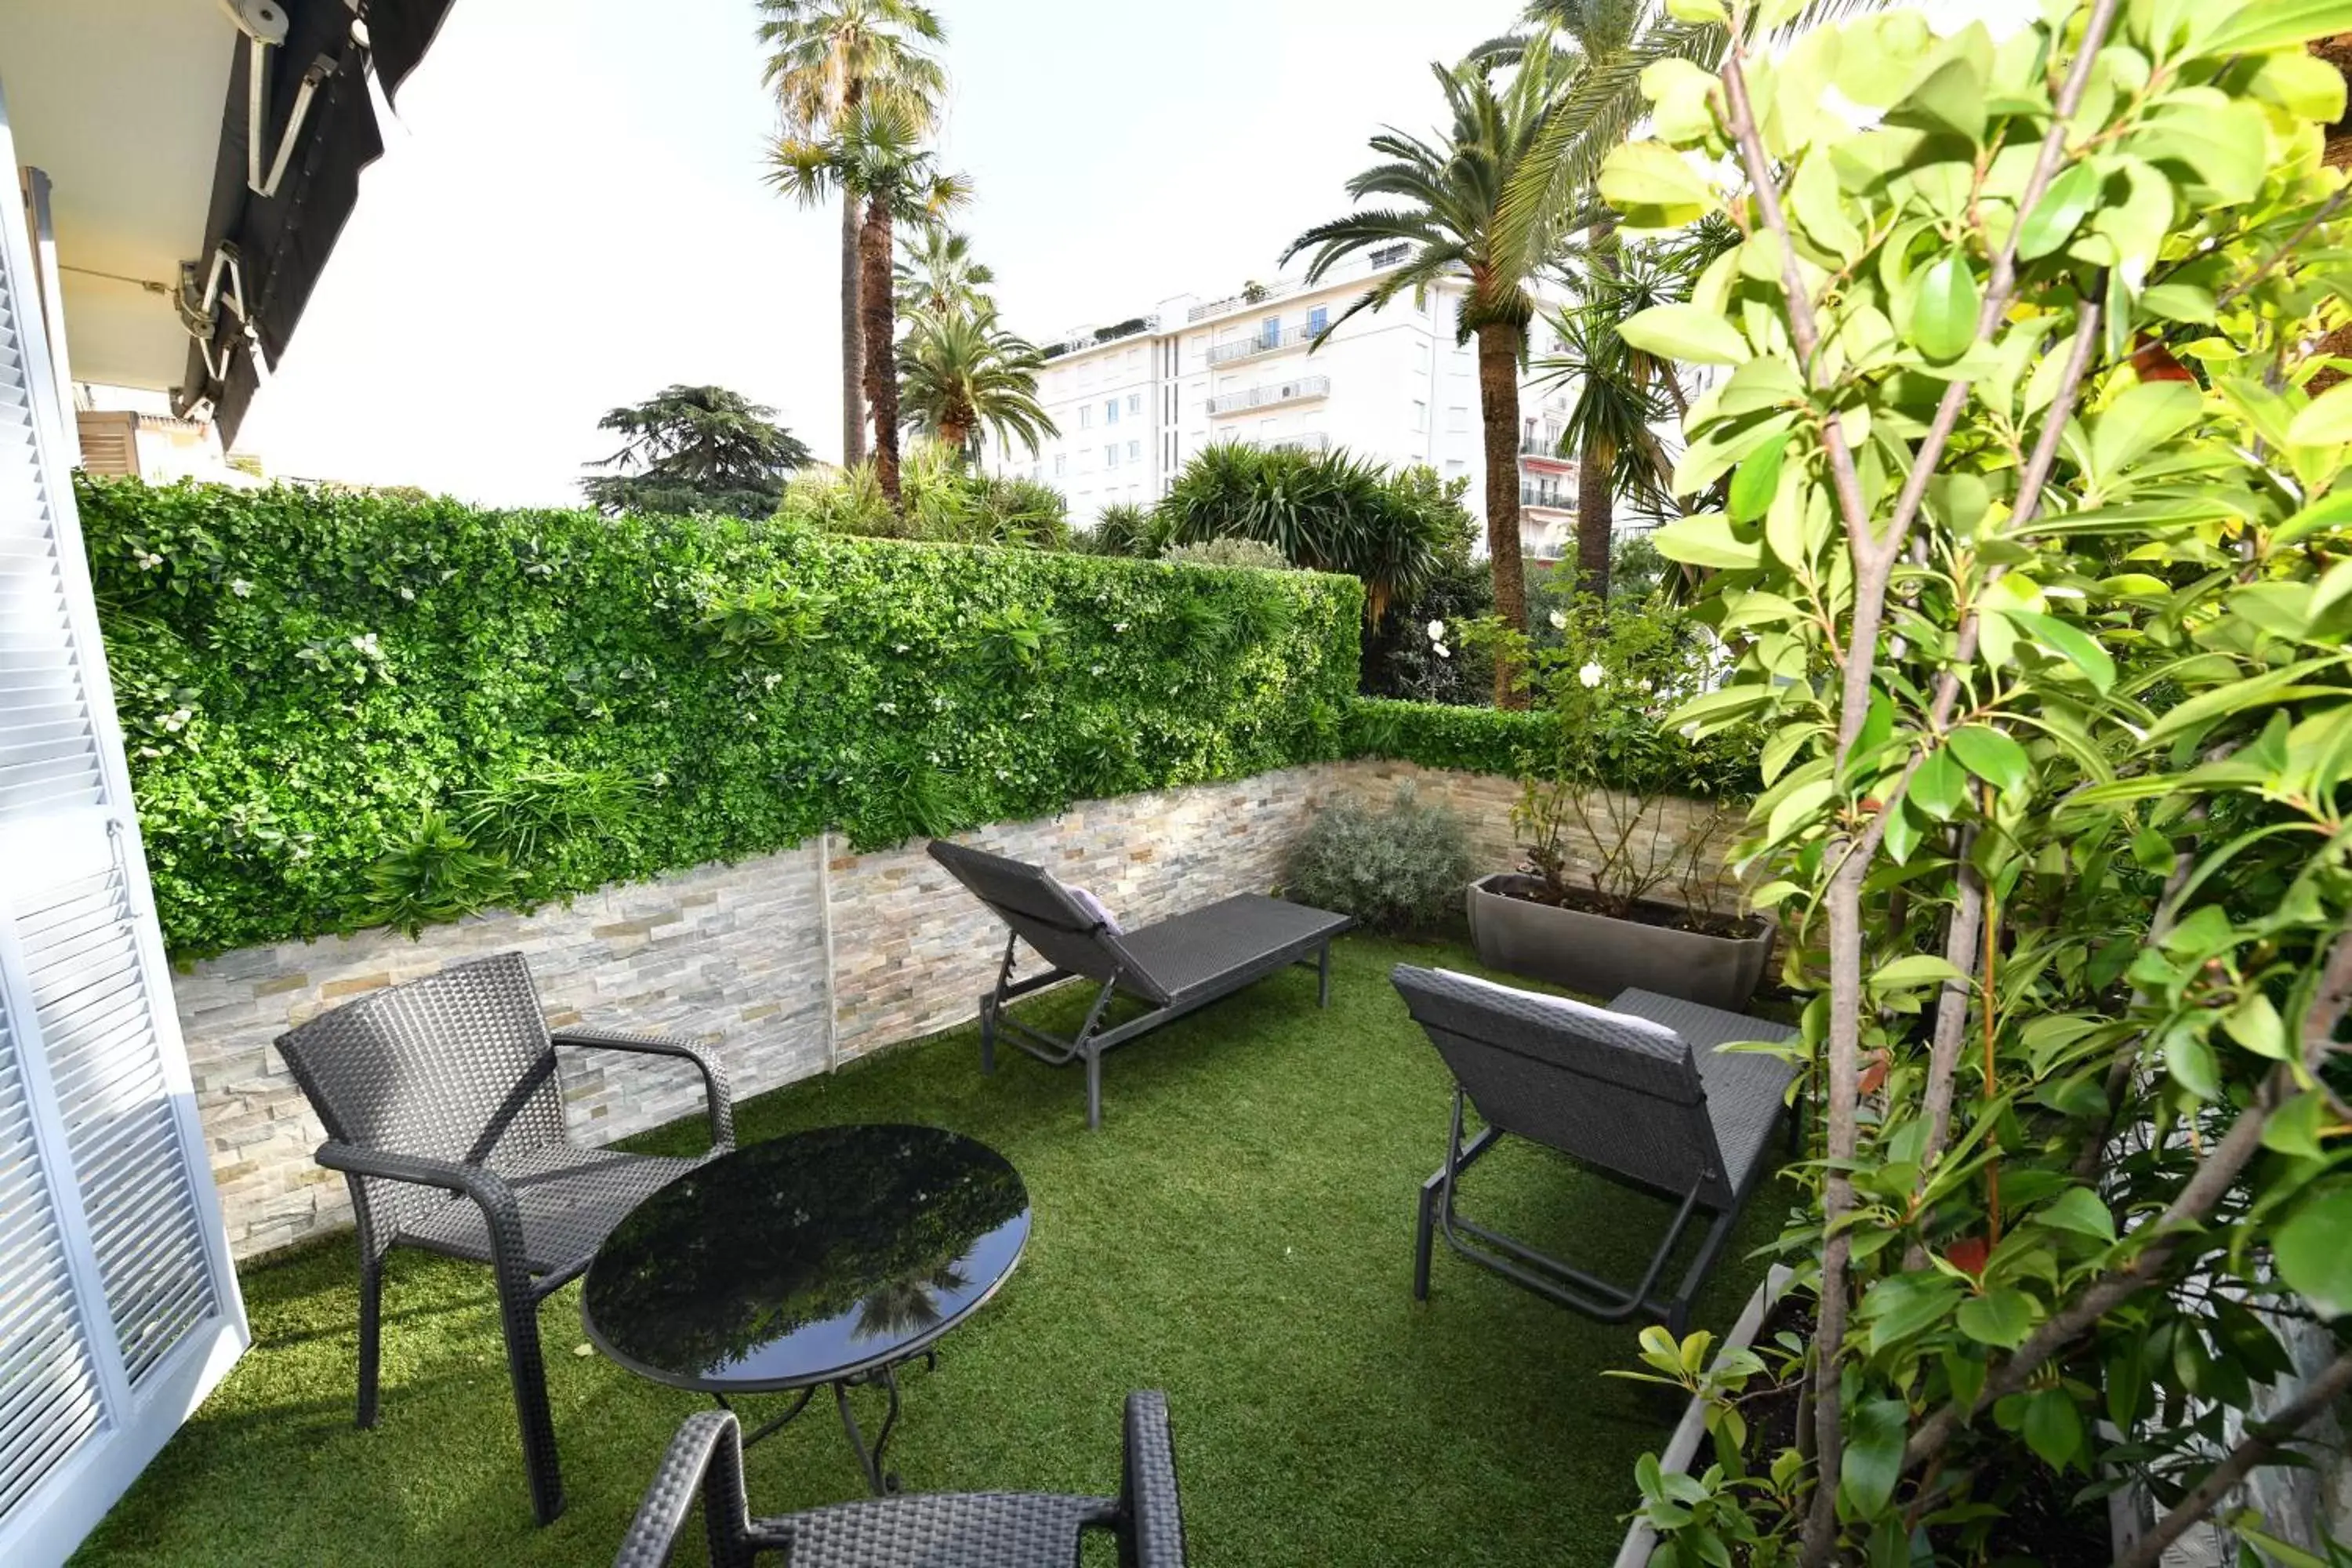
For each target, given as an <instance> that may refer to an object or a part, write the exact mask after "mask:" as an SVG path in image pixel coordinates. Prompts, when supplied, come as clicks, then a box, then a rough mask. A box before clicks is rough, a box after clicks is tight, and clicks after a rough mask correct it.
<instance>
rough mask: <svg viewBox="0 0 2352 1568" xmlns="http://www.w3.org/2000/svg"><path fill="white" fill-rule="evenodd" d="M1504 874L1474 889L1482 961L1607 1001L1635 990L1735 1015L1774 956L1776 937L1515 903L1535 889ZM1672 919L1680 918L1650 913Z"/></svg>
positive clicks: (1474, 930) (1473, 934)
mask: <svg viewBox="0 0 2352 1568" xmlns="http://www.w3.org/2000/svg"><path fill="white" fill-rule="evenodd" d="M1538 885H1539V884H1538V882H1537V881H1536V879H1534V878H1533V877H1525V876H1520V875H1517V873H1514V872H1507V871H1506V872H1498V873H1496V875H1494V876H1491V877H1481V878H1480V879H1478V880H1476V881H1475V882H1473V883H1471V884H1470V893H1469V902H1470V942H1471V945H1472V946H1474V947H1475V948H1476V949H1477V951H1478V957H1479V960H1480V962H1482V963H1487V964H1491V965H1492V966H1494V967H1495V968H1496V969H1500V970H1504V971H1506V972H1507V973H1512V974H1524V975H1527V976H1528V977H1529V978H1530V979H1535V980H1549V981H1550V982H1551V983H1552V984H1556V985H1565V986H1567V987H1568V988H1569V989H1570V990H1571V991H1582V992H1585V993H1587V994H1591V995H1595V996H1600V997H1602V998H1607V997H1610V996H1613V995H1615V994H1617V993H1618V992H1620V991H1622V990H1623V989H1625V988H1626V987H1627V986H1629V985H1635V986H1639V987H1641V988H1642V989H1643V990H1644V991H1655V992H1657V993H1658V994H1661V995H1665V996H1679V997H1681V998H1682V999H1683V1000H1684V1001H1686V1002H1696V1003H1699V1004H1701V1005H1705V1006H1708V1007H1723V1008H1727V1009H1729V1010H1730V1011H1732V1012H1735V1013H1736V1012H1738V1011H1740V1010H1741V1009H1742V1008H1744V1007H1746V1006H1747V1005H1748V998H1749V997H1750V996H1752V995H1753V994H1755V992H1756V987H1757V986H1758V984H1760V983H1761V982H1762V981H1763V978H1764V966H1765V965H1766V964H1767V963H1769V962H1770V960H1771V956H1772V937H1773V928H1772V926H1771V925H1770V923H1769V922H1764V929H1763V930H1762V931H1760V932H1759V933H1758V934H1757V935H1755V936H1752V937H1726V936H1709V935H1707V934H1706V932H1704V931H1677V930H1675V928H1674V927H1672V926H1670V925H1651V924H1649V923H1647V922H1646V921H1630V920H1624V921H1621V920H1615V919H1612V918H1611V917H1610V916H1608V915H1596V914H1588V913H1586V912H1585V911H1584V910H1564V909H1560V908H1559V907H1557V906H1556V905H1552V904H1538V903H1534V902H1531V901H1530V900H1527V899H1523V898H1516V897H1513V896H1512V893H1511V891H1510V889H1528V888H1533V887H1536V886H1538ZM1642 907H1643V909H1645V910H1654V911H1656V912H1658V913H1659V914H1661V915H1662V916H1664V918H1667V919H1672V918H1673V916H1674V915H1675V914H1676V913H1678V912H1679V911H1677V910H1674V909H1673V908H1672V907H1671V906H1669V905H1663V904H1644V905H1643V906H1642Z"/></svg>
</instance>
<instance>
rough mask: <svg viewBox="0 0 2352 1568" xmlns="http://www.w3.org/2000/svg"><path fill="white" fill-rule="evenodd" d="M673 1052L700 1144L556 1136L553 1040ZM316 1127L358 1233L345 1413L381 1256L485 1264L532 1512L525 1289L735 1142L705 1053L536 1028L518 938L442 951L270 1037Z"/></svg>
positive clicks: (539, 1388)
mask: <svg viewBox="0 0 2352 1568" xmlns="http://www.w3.org/2000/svg"><path fill="white" fill-rule="evenodd" d="M558 1046H588V1047H600V1048H603V1049H607V1050H616V1051H634V1052H638V1053H641V1054H646V1055H652V1056H665V1057H676V1058H681V1059H683V1060H685V1061H688V1062H691V1063H693V1064H694V1066H695V1067H696V1068H698V1069H699V1070H700V1072H701V1074H702V1078H703V1084H704V1088H705V1089H706V1091H707V1094H708V1097H709V1110H710V1140H711V1143H712V1149H711V1152H710V1153H709V1154H706V1155H704V1156H702V1158H701V1159H694V1160H676V1159H658V1158H655V1157H654V1156H651V1155H645V1154H624V1153H620V1152H615V1151H614V1150H610V1149H588V1148H582V1147H580V1146H578V1145H576V1144H574V1143H572V1142H571V1140H570V1138H569V1137H568V1136H567V1135H566V1133H565V1130H564V1120H563V1098H562V1089H561V1087H560V1085H559V1084H558V1083H557V1081H556V1068H555V1047H558ZM278 1050H279V1051H281V1052H283V1053H284V1055H285V1057H286V1065H287V1066H288V1067H289V1068H292V1069H293V1072H294V1079H295V1081H296V1082H297V1083H299V1084H300V1085H301V1087H302V1092H303V1094H304V1095H305V1096H307V1097H308V1098H309V1100H310V1106H311V1109H312V1110H316V1111H317V1112H318V1113H319V1120H320V1121H322V1122H324V1123H325V1124H326V1128H327V1137H328V1140H329V1141H328V1142H325V1143H323V1144H320V1147H319V1152H318V1160H319V1163H320V1164H321V1165H324V1166H326V1167H327V1168H328V1169H329V1170H332V1171H341V1172H342V1173H343V1175H344V1177H345V1179H346V1180H347V1181H349V1183H350V1184H351V1192H352V1208H353V1209H354V1210H356V1211H357V1216H358V1220H359V1247H360V1355H359V1362H360V1364H359V1424H360V1425H361V1426H374V1425H375V1420H376V1377H377V1366H378V1348H379V1344H380V1341H381V1337H382V1332H383V1264H384V1256H385V1254H386V1253H388V1252H390V1251H391V1249H392V1248H394V1247H421V1248H423V1249H425V1251H428V1252H438V1253H442V1254H445V1255H446V1256H448V1257H452V1258H469V1259H472V1260H473V1261H476V1262H480V1263H487V1264H488V1265H490V1267H491V1268H492V1270H493V1271H494V1272H495V1274H496V1275H497V1282H498V1293H499V1311H500V1313H501V1314H502V1316H503V1317H504V1319H505V1328H506V1342H507V1373H508V1375H509V1378H510V1379H511V1380H512V1382H513V1384H514V1394H515V1408H516V1412H517V1414H518V1415H520V1419H521V1425H522V1452H523V1465H524V1468H525V1469H526V1470H527V1471H528V1473H529V1475H530V1500H531V1509H532V1511H533V1512H534V1513H535V1514H536V1515H537V1516H538V1519H539V1522H540V1523H541V1524H545V1523H547V1522H549V1521H551V1520H553V1519H554V1518H555V1517H556V1516H557V1515H558V1514H561V1513H562V1511H563V1480H562V1474H561V1473H560V1471H559V1470H558V1468H557V1465H556V1453H555V1426H554V1421H553V1418H552V1417H551V1415H550V1414H549V1412H548V1405H547V1375H546V1371H545V1366H544V1363H542V1362H541V1356H540V1347H539V1304H540V1302H541V1301H542V1300H545V1299H546V1298H547V1297H548V1295H549V1294H551V1292H553V1291H555V1290H557V1289H562V1287H563V1286H564V1285H565V1284H567V1283H569V1282H570V1281H571V1280H572V1279H575V1278H577V1277H578V1276H579V1275H580V1273H581V1271H582V1270H583V1269H585V1268H587V1267H588V1263H589V1260H590V1259H591V1258H593V1256H594V1255H595V1251H596V1248H597V1247H598V1245H599V1244H600V1243H602V1242H603V1240H604V1237H605V1234H606V1233H607V1232H608V1231H610V1230H611V1229H612V1228H613V1227H614V1226H615V1225H618V1224H619V1223H620V1222H621V1221H622V1219H624V1218H625V1217H626V1215H628V1213H629V1211H630V1210H631V1209H633V1208H635V1206H636V1205H638V1204H639V1203H640V1202H642V1201H643V1200H644V1199H646V1197H648V1196H649V1195H651V1194H653V1193H655V1192H656V1191H658V1190H659V1189H661V1188H662V1187H664V1186H666V1185H667V1184H669V1183H670V1182H671V1181H673V1180H675V1179H676V1178H677V1177H678V1176H681V1175H683V1174H685V1173H687V1172H688V1171H691V1170H693V1169H694V1168H695V1167H696V1166H697V1165H699V1164H701V1163H703V1161H704V1160H708V1159H710V1158H712V1157H713V1156H715V1155H717V1154H719V1153H723V1152H726V1151H727V1150H730V1149H732V1148H733V1147H734V1146H735V1111H734V1105H733V1101H732V1100H731V1099H730V1095H729V1092H728V1088H727V1074H726V1072H725V1070H724V1069H723V1068H721V1067H720V1066H719V1061H718V1059H717V1058H715V1057H713V1056H711V1055H710V1054H709V1053H708V1052H706V1051H704V1050H703V1049H702V1048H701V1047H698V1046H694V1045H690V1044H688V1043H687V1042H685V1041H683V1040H673V1039H664V1038H660V1037H653V1036H643V1035H627V1034H616V1033H613V1032H611V1031H607V1030H602V1029H565V1030H559V1031H557V1032H556V1033H554V1034H552V1035H551V1034H550V1033H549V1032H548V1028H547V1024H546V1020H545V1018H544V1016H542V1014H541V1010H540V1005H539V994H538V992H537V991H536V990H535V989H534V988H533V986H532V985H531V982H530V968H529V967H528V966H527V965H526V964H525V963H524V962H523V956H522V954H520V953H519V952H503V953H498V954H495V955H493V956H491V957H488V958H480V959H475V960H472V961H470V962H468V963H459V964H453V965H451V966H450V967H449V968H447V969H445V970H443V971H441V972H440V973H437V974H432V975H427V976H426V977H425V978H424V979H422V980H414V981H410V982H409V983H408V984H404V985H395V986H392V987H390V988H389V989H387V990H383V991H379V992H376V993H374V994H371V995H368V996H364V997H362V998H361V999H360V1000H358V1001H356V1002H352V1003H350V1004H348V1005H344V1006H341V1007H338V1008H336V1009H334V1010H333V1011H332V1012H330V1013H324V1014H321V1015H320V1016H318V1017H316V1018H313V1019H311V1020H310V1022H309V1023H307V1024H303V1025H301V1026H299V1027H297V1028H293V1029H289V1030H288V1031H287V1032H286V1033H285V1034H283V1035H280V1036H278Z"/></svg>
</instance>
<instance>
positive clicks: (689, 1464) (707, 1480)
mask: <svg viewBox="0 0 2352 1568" xmlns="http://www.w3.org/2000/svg"><path fill="white" fill-rule="evenodd" d="M698 1498H699V1499H700V1500H701V1502H702V1521H703V1526H704V1529H705V1530H706V1531H708V1532H709V1539H710V1561H711V1562H712V1563H730V1564H732V1563H750V1562H751V1555H752V1553H753V1552H756V1551H759V1550H760V1549H761V1548H772V1549H777V1548H782V1547H784V1546H786V1545H788V1544H789V1543H790V1541H791V1536H792V1531H791V1529H790V1527H789V1523H788V1522H786V1521H777V1522H774V1523H768V1522H762V1523H759V1524H754V1523H753V1522H752V1521H751V1517H750V1507H749V1502H748V1500H747V1499H746V1498H745V1496H744V1492H743V1438H742V1430H741V1428H740V1426H737V1425H736V1421H735V1415H734V1413H733V1412H732V1411H728V1410H703V1411H698V1412H697V1413H695V1414H694V1415H689V1416H688V1417H687V1418H686V1424H685V1425H684V1426H680V1427H679V1428H678V1429H677V1436H675V1437H673V1438H671V1439H670V1442H669V1451H668V1452H667V1453H666V1454H664V1455H663V1456H662V1462H661V1468H660V1469H659V1470H657V1471H656V1472H655V1474H654V1479H653V1485H651V1486H649V1487H647V1488H646V1497H645V1500H644V1501H643V1502H641V1503H639V1504H638V1505H637V1517H636V1518H635V1520H634V1521H631V1523H630V1525H629V1533H628V1534H627V1535H626V1536H625V1537H623V1538H622V1541H621V1552H620V1555H619V1556H617V1557H615V1558H614V1559H613V1568H666V1565H667V1563H668V1562H669V1559H670V1553H671V1552H674V1551H675V1550H677V1538H678V1535H679V1533H680V1532H681V1531H684V1530H685V1528H686V1521H687V1519H688V1516H689V1515H690V1514H692V1513H693V1511H694V1504H695V1501H696V1500H697V1499H698Z"/></svg>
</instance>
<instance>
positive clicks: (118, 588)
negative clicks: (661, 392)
mask: <svg viewBox="0 0 2352 1568" xmlns="http://www.w3.org/2000/svg"><path fill="white" fill-rule="evenodd" d="M79 494H80V500H81V508H82V521H83V526H84V530H85V531H86V533H87V536H88V541H89V552H90V556H91V564H92V568H93V571H94V574H95V576H96V580H97V584H98V591H99V597H100V613H101V618H102V620H103V623H104V626H105V630H106V637H107V655H108V660H109V663H110V667H111V668H112V670H113V672H114V679H115V683H116V688H117V693H118V699H119V706H120V708H121V717H122V724H123V730H124V733H125V738H126V741H127V742H128V745H129V747H130V750H131V769H132V773H133V778H134V782H135V784H136V785H137V792H138V799H139V809H140V817H141V823H142V828H143V831H144V834H145V837H146V842H147V850H148V856H149V858H150V860H151V862H152V867H153V870H154V879H155V889H156V900H157V903H158V906H159V909H160V911H161V914H162V917H163V928H164V932H165V935H166V939H167V940H168V942H170V944H171V946H172V948H173V952H175V953H176V954H178V955H180V956H183V957H187V956H194V955H198V954H203V953H207V952H219V951H222V950H224V949H227V948H233V947H239V946H244V945H247V944H250V943H256V942H271V941H278V940H283V939H285V938H288V937H292V936H308V935H313V934H318V933H321V932H327V931H343V930H351V929H355V928H357V927H359V926H362V925H366V924H371V923H374V922H375V921H380V920H385V919H392V920H396V921H404V923H408V924H412V925H414V924H418V923H422V922H424V921H429V920H433V919H446V918H450V916H452V915H454V914H456V913H459V912H462V911H463V910H464V909H466V908H468V907H474V906H476V905H478V904H483V903H498V904H502V905H515V904H525V905H527V904H529V903H530V902H532V901H535V900H543V899H546V898H550V897H555V896H560V895H562V894H565V893H570V892H576V891H580V890H583V889H591V888H594V887H596V886H599V885H600V884H603V883H605V882H608V881H614V880H626V879H643V878H646V877H648V876H651V875H653V874H655V873H657V872H660V871H664V870H668V869H673V868H680V867H685V866H690V865H695V864H698V863H700V862H704V861H709V860H723V859H731V858H740V857H743V856H748V855H753V854H758V853H761V852H764V851H769V850H773V849H778V848H781V847H786V846H789V845H792V844H793V843H795V842H797V841H799V840H801V839H803V838H804V837H808V836H809V835H811V834H814V833H815V832H816V831H818V830H819V829H820V828H824V827H827V826H833V827H838V828H840V829H842V830H843V831H844V832H845V833H846V835H847V836H848V837H849V839H850V840H851V842H852V843H853V844H856V845H857V846H860V847H874V846H880V845H887V844H893V843H897V842H898V841H900V840H902V839H904V838H907V837H910V836H914V835H919V834H928V833H938V832H945V831H948V830H951V829H953V828H957V827H961V826H971V825H973V824H978V823H982V822H989V821H995V820H1002V819H1006V818H1020V817H1027V816H1037V815H1040V814H1042V813H1047V812H1051V811H1054V810H1055V809H1058V808H1060V807H1061V806H1063V805H1066V804H1067V803H1068V802H1069V801H1071V800H1073V799H1077V798H1085V797H1090V796H1100V795H1116V794H1120V793H1123V792H1127V791H1131V790H1137V789H1147V788H1156V787H1160V786H1165V785H1174V784H1192V783H1194V782H1198V781H1201V780H1206V779H1216V778H1231V777H1237V776H1242V775H1245V774H1249V773H1257V772H1261V771H1264V770H1265V769H1268V768H1274V767H1281V766H1286V765H1289V764H1292V763H1301V762H1307V761H1313V760H1316V759H1319V758H1325V757H1329V756H1332V755H1335V754H1337V753H1338V752H1339V748H1340V744H1341V733H1342V725H1343V717H1344V715H1345V714H1346V712H1347V710H1348V708H1349V702H1350V700H1351V694H1352V689H1353V687H1354V683H1355V679H1356V671H1357V658H1358V628H1359V626H1360V619H1361V616H1362V590H1361V588H1360V585H1359V584H1357V583H1356V582H1355V581H1354V580H1353V579H1351V578H1345V577H1334V576H1328V575H1323V574H1307V573H1294V572H1285V573H1265V572H1249V571H1241V570H1216V569H1207V568H1200V567H1188V566H1169V565H1162V564H1159V563H1148V562H1133V561H1122V560H1116V559H1107V558H1102V557H1095V556H1080V555H1068V554H1057V553H1044V552H1033V551H1025V550H1017V549H991V548H980V547H967V546H951V545H920V544H907V543H898V542H887V541H878V540H861V539H843V538H836V537H826V536H823V535H819V534H815V533H813V532H809V531H803V530H799V529H796V528H793V527H790V526H788V525H781V524H763V523H751V522H741V521H732V520H722V519H698V520H693V521H641V520H635V519H623V520H620V521H606V520H604V519H603V518H600V517H596V516H593V515H592V514H589V513H585V512H570V511H490V510H477V509H473V508H469V507H467V506H463V505H461V504H459V503H457V502H455V501H450V500H426V501H408V500H394V499H389V498H385V497H381V496H371V495H362V494H352V493H342V492H333V491H316V490H308V489H288V488H277V489H268V490H264V491H258V492H246V491H237V490H232V489H218V488H211V487H204V486H196V485H181V486H175V487H173V488H171V489H151V488H148V487H145V486H142V485H140V484H137V483H135V482H131V481H119V480H117V481H84V482H83V483H81V484H80V486H79Z"/></svg>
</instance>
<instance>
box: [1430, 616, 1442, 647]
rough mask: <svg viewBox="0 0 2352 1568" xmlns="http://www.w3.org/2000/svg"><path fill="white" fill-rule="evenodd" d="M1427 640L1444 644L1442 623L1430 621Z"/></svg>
mask: <svg viewBox="0 0 2352 1568" xmlns="http://www.w3.org/2000/svg"><path fill="white" fill-rule="evenodd" d="M1429 640H1430V641H1432V642H1444V640H1445V623H1444V621H1432V622H1430V623H1429Z"/></svg>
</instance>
